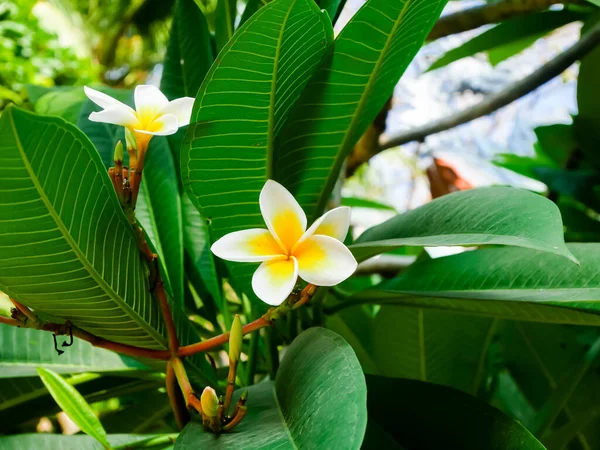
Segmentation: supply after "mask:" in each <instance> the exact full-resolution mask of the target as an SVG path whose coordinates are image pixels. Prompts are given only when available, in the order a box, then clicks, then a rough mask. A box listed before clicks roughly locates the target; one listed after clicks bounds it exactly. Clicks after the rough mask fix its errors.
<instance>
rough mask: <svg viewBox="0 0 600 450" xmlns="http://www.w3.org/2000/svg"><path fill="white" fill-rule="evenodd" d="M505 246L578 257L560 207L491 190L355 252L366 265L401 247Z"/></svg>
mask: <svg viewBox="0 0 600 450" xmlns="http://www.w3.org/2000/svg"><path fill="white" fill-rule="evenodd" d="M484 244H502V245H514V246H519V247H526V248H532V249H536V250H542V251H545V252H549V253H554V254H556V255H562V256H566V257H568V258H570V259H573V260H574V261H575V259H574V258H573V255H571V253H570V252H569V250H568V249H567V247H566V246H565V243H564V240H563V230H562V220H561V217H560V212H559V210H558V208H557V207H556V205H555V204H554V203H552V202H551V201H550V200H548V199H546V198H544V197H542V196H540V195H537V194H533V193H531V192H528V191H525V190H522V189H516V188H507V187H488V188H480V189H472V190H468V191H461V192H456V193H453V194H449V195H445V196H443V197H440V198H439V199H435V200H433V201H432V202H430V203H427V204H426V205H424V206H421V207H420V208H417V209H414V210H412V211H409V212H407V213H404V214H401V215H398V216H396V217H393V218H392V219H390V220H388V221H386V222H384V223H382V224H380V225H377V226H375V227H373V228H370V229H368V230H367V231H365V232H364V233H363V234H362V235H361V236H359V238H358V239H357V240H356V242H355V244H354V245H352V246H351V249H352V252H353V253H354V256H356V258H357V259H358V260H364V259H366V258H368V257H370V256H373V255H377V254H379V253H383V252H385V251H388V250H391V249H393V248H395V247H399V246H401V245H426V246H439V245H484Z"/></svg>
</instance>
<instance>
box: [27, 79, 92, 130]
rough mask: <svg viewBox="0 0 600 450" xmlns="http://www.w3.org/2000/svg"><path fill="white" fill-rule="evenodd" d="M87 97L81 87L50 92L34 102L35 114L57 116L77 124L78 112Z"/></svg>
mask: <svg viewBox="0 0 600 450" xmlns="http://www.w3.org/2000/svg"><path fill="white" fill-rule="evenodd" d="M86 99H87V97H86V96H85V93H84V92H83V88H81V87H71V88H69V89H59V90H52V91H50V92H48V93H47V94H44V95H42V96H41V97H40V98H39V100H37V101H36V102H35V112H37V113H38V114H45V115H51V116H59V117H62V118H63V119H65V120H66V121H67V122H70V123H72V124H77V121H78V120H79V112H80V111H81V107H82V105H83V103H84V102H85V101H86Z"/></svg>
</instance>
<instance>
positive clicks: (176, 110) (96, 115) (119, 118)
mask: <svg viewBox="0 0 600 450" xmlns="http://www.w3.org/2000/svg"><path fill="white" fill-rule="evenodd" d="M83 89H84V91H85V95H87V96H88V98H89V99H90V100H91V101H93V102H94V103H95V104H96V105H98V106H100V107H102V108H104V109H103V110H102V111H100V112H93V113H91V114H90V117H89V119H90V120H91V121H93V122H104V123H112V124H115V125H121V126H124V127H127V128H129V129H130V130H132V131H133V132H135V133H142V134H148V135H151V136H149V137H148V138H150V137H152V136H167V135H169V134H174V133H175V132H176V131H177V129H178V128H179V127H183V126H185V125H187V124H189V123H190V116H191V115H192V107H193V106H194V99H193V98H192V97H182V98H178V99H176V100H173V101H171V102H170V101H169V100H168V99H167V97H165V94H163V93H162V92H160V90H159V89H158V88H157V87H156V86H150V85H142V86H137V87H136V88H135V92H134V100H135V110H134V109H133V108H131V107H129V106H127V105H126V104H124V103H121V102H120V101H118V100H116V99H114V98H112V97H111V96H109V95H106V94H104V93H102V92H100V91H97V90H95V89H92V88H89V87H87V86H85V87H84V88H83Z"/></svg>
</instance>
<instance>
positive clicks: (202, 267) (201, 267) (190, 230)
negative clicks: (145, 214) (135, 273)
mask: <svg viewBox="0 0 600 450" xmlns="http://www.w3.org/2000/svg"><path fill="white" fill-rule="evenodd" d="M181 207H182V210H183V232H184V235H183V238H184V242H185V250H186V252H187V253H188V255H189V258H190V261H191V263H192V264H193V265H194V267H195V269H196V270H197V272H198V274H199V275H200V277H201V278H202V282H203V283H204V285H205V286H206V289H207V290H208V292H209V293H210V295H211V296H212V298H213V299H214V300H215V302H216V303H217V306H218V307H219V308H222V306H223V305H222V300H221V287H220V282H219V277H218V275H217V268H216V266H215V256H214V255H213V254H212V252H211V251H210V237H209V233H208V224H207V223H206V221H205V220H204V218H203V217H202V216H201V215H200V213H199V212H198V210H197V209H196V207H195V206H194V204H193V203H192V201H191V200H190V199H189V197H188V195H187V194H185V193H184V194H183V196H182V204H181Z"/></svg>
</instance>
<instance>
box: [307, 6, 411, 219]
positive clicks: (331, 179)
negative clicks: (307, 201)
mask: <svg viewBox="0 0 600 450" xmlns="http://www.w3.org/2000/svg"><path fill="white" fill-rule="evenodd" d="M412 2H413V0H406V3H405V4H404V6H403V7H402V11H400V15H399V16H398V20H396V22H395V23H394V26H393V27H392V30H391V31H390V34H389V35H388V38H387V39H386V41H385V45H384V46H383V49H382V50H381V53H380V56H379V58H378V59H377V62H376V63H375V67H374V68H373V71H372V72H371V75H370V76H369V80H368V81H367V83H366V85H365V86H366V88H365V90H364V92H363V95H362V97H361V99H360V101H359V102H358V105H357V106H356V110H355V113H354V115H353V117H352V120H351V121H350V124H349V125H348V127H347V128H346V133H345V134H344V139H343V140H342V143H341V145H340V147H339V149H340V153H341V154H345V153H346V146H347V145H348V137H349V135H350V133H349V131H350V130H351V129H352V128H354V127H355V126H356V122H357V120H358V119H357V118H358V117H359V116H360V112H361V111H362V109H363V108H364V104H365V102H366V100H367V99H368V98H369V97H370V95H369V94H370V92H371V90H372V89H373V84H374V83H373V80H374V79H375V75H376V74H377V72H378V71H379V68H380V67H381V65H382V64H383V60H384V59H385V56H386V55H387V51H388V49H389V48H390V45H391V42H392V40H393V37H394V33H395V32H396V30H397V29H398V27H399V26H400V24H401V23H402V22H403V19H404V16H405V14H406V11H407V9H408V6H409V5H412ZM364 7H365V8H366V7H368V3H367V4H365V6H364ZM353 20H354V19H353ZM341 37H342V35H340V38H341ZM333 48H334V49H335V46H334V47H333ZM334 51H335V50H334ZM340 153H338V155H336V160H335V163H334V165H333V168H332V170H331V172H330V174H329V176H328V177H327V182H326V183H325V185H324V187H323V189H322V190H321V194H320V195H319V200H318V201H317V206H316V209H315V211H314V212H313V218H312V219H313V220H316V219H317V218H318V217H319V215H320V214H321V213H320V211H322V210H323V208H324V207H325V204H326V203H327V200H328V195H327V194H326V193H327V192H330V191H331V190H332V189H333V185H334V184H335V182H336V180H337V179H338V176H339V172H340V170H341V169H342V164H343V163H344V160H345V158H339V154H340Z"/></svg>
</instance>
